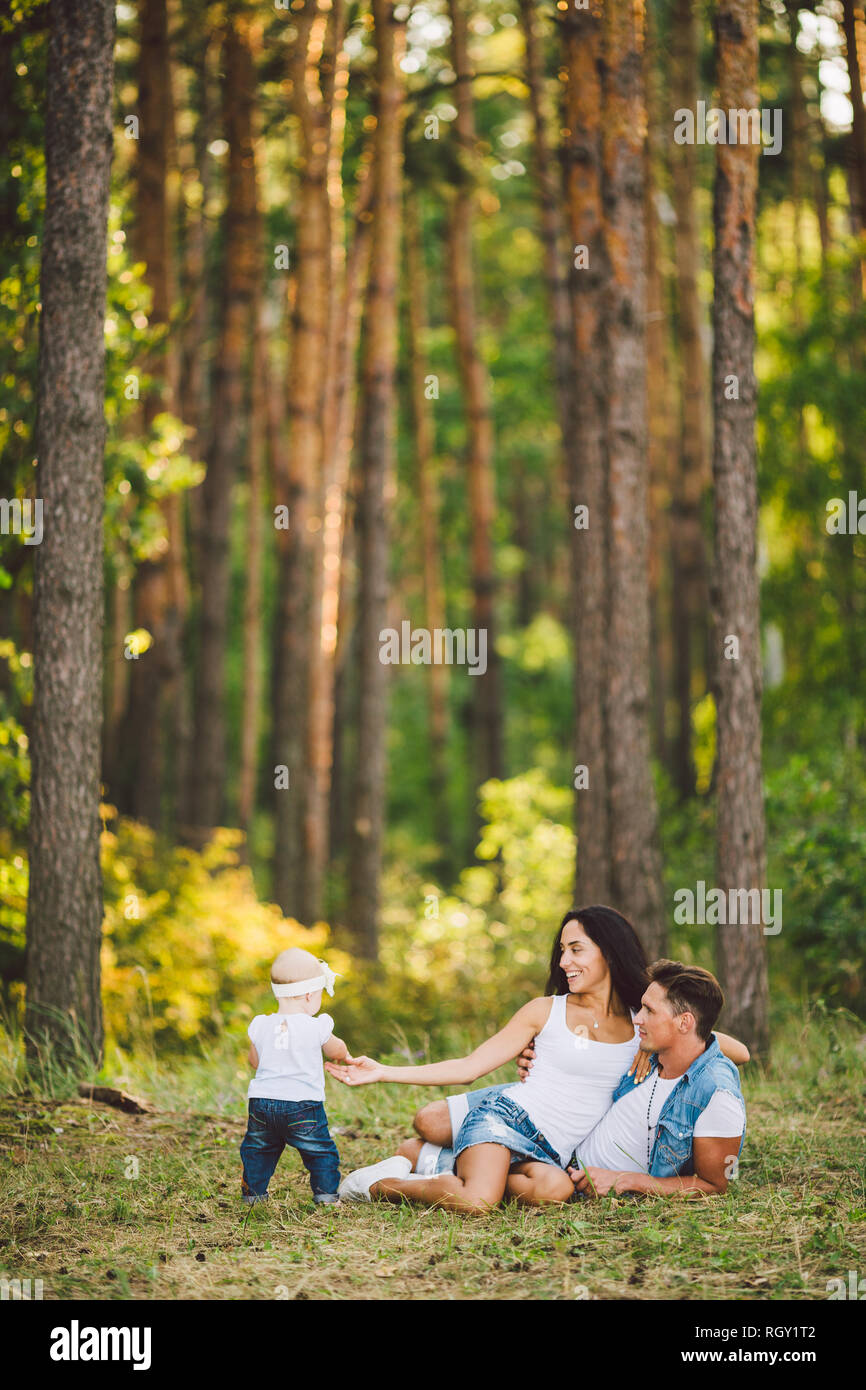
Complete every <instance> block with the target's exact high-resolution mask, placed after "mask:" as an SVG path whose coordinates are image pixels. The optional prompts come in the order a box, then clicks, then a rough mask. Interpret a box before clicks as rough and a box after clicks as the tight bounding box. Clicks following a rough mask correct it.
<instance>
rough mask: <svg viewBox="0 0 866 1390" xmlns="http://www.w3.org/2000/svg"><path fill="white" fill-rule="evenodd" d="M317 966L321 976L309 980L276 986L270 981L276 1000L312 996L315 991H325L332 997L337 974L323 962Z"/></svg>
mask: <svg viewBox="0 0 866 1390" xmlns="http://www.w3.org/2000/svg"><path fill="white" fill-rule="evenodd" d="M319 965H320V966H321V967H322V973H321V975H314V976H313V978H312V979H311V980H295V982H294V983H293V984H289V985H276V984H274V982H273V980H271V989H272V990H273V991H274V994H275V995H276V997H277V999H291V998H293V997H294V996H295V995H296V994H313V993H314V992H315V991H316V990H317V989H326V990H327V991H328V993H329V994H330V995H331V996H332V997H333V994H334V981H335V979H336V978H337V972H336V971H334V970H332V969H331V967H330V966H329V965H326V964H325V962H324V961H323V960H320V961H319Z"/></svg>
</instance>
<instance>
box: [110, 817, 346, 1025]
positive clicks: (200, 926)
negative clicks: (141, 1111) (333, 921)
mask: <svg viewBox="0 0 866 1390" xmlns="http://www.w3.org/2000/svg"><path fill="white" fill-rule="evenodd" d="M109 814H110V813H109ZM107 825H108V827H110V828H106V830H105V832H104V834H103V852H102V867H103V877H104V884H105V924H104V942H103V949H102V980H103V1000H104V1005H105V1020H106V1030H107V1032H108V1034H109V1035H110V1036H111V1037H112V1038H113V1039H114V1041H116V1042H118V1043H119V1044H120V1045H121V1046H122V1047H130V1046H133V1045H135V1044H136V1043H139V1042H141V1041H143V1040H145V1039H146V1038H147V1037H148V1036H150V1035H151V1030H152V1037H153V1038H154V1039H155V1040H156V1041H157V1042H158V1043H159V1045H160V1046H161V1047H166V1048H170V1047H171V1046H174V1045H179V1044H189V1043H190V1042H191V1041H193V1040H198V1039H207V1038H212V1037H214V1036H215V1035H216V1034H217V1033H218V1032H220V1030H221V1029H222V1028H223V1027H225V1026H226V1025H231V1024H232V1023H237V1024H240V1023H241V1021H242V1020H246V1019H248V1018H251V1017H252V1015H253V1014H254V1013H256V1012H258V1011H259V1010H262V1009H267V1008H268V1006H269V1003H270V1005H273V997H272V995H271V993H270V986H269V978H270V976H269V969H270V964H271V961H272V960H273V959H274V957H275V956H276V955H277V954H278V952H279V951H281V950H284V949H285V948H286V947H287V946H303V947H304V948H305V949H306V950H309V951H312V952H313V953H314V954H316V955H321V954H323V953H324V952H325V950H326V949H327V951H328V959H329V962H330V964H331V965H332V966H334V968H335V969H337V970H340V969H341V968H344V967H345V959H344V958H343V957H341V956H340V953H339V952H337V953H336V956H335V953H334V951H333V950H332V949H330V948H329V947H328V928H327V926H326V925H325V924H324V923H322V924H321V925H318V926H316V927H315V928H313V929H311V930H307V929H306V928H304V927H302V926H300V925H299V924H298V923H297V922H295V921H293V920H292V919H289V918H285V917H283V915H282V913H281V912H280V910H279V908H278V907H276V906H274V905H273V904H272V903H262V902H260V901H259V900H258V898H257V897H256V892H255V887H254V884H253V878H252V873H251V871H250V869H249V867H248V866H247V865H246V864H243V863H242V862H241V860H240V855H239V847H240V846H241V844H242V842H243V836H242V835H241V833H240V831H236V830H218V831H216V832H215V834H214V837H213V839H212V840H211V841H210V843H209V844H208V845H206V846H205V848H204V850H203V851H201V852H200V853H199V852H197V851H195V850H192V849H188V848H184V847H174V846H168V845H165V844H164V843H161V842H160V841H159V840H158V839H157V837H156V836H155V834H154V832H153V831H152V830H150V829H149V828H148V827H147V826H144V825H141V824H138V823H137V822H134V821H128V820H116V819H114V818H112V819H110V820H109V821H108V823H107Z"/></svg>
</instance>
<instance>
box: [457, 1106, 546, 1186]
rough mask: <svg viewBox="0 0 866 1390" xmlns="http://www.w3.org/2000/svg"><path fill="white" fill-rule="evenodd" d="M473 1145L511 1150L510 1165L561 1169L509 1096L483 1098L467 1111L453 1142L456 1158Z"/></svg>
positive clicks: (530, 1122)
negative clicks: (496, 1146) (545, 1164)
mask: <svg viewBox="0 0 866 1390" xmlns="http://www.w3.org/2000/svg"><path fill="white" fill-rule="evenodd" d="M473 1144H502V1146H503V1147H504V1148H506V1149H510V1150H511V1162H512V1165H513V1164H515V1163H527V1162H529V1161H531V1160H534V1161H535V1162H537V1163H553V1164H555V1166H556V1167H557V1168H561V1167H562V1163H561V1162H560V1158H559V1154H558V1153H557V1152H556V1150H555V1149H554V1148H553V1146H552V1145H551V1144H549V1143H548V1141H547V1140H546V1139H545V1137H544V1135H543V1134H542V1133H541V1130H540V1129H537V1128H536V1127H535V1125H534V1124H533V1123H532V1120H530V1118H529V1116H528V1115H527V1113H526V1111H525V1110H524V1109H523V1108H522V1106H519V1105H518V1104H517V1102H516V1101H513V1100H511V1099H510V1097H509V1096H504V1095H501V1094H500V1095H491V1096H486V1097H485V1098H484V1100H482V1101H480V1102H479V1104H478V1105H476V1106H474V1107H473V1108H472V1109H471V1110H470V1111H469V1114H468V1115H467V1116H466V1119H465V1120H464V1121H463V1123H462V1125H461V1126H460V1129H459V1132H458V1134H457V1137H456V1139H455V1140H454V1153H455V1156H459V1155H460V1154H462V1152H463V1150H464V1149H469V1148H471V1147H472V1145H473Z"/></svg>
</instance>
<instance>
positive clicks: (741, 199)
mask: <svg viewBox="0 0 866 1390" xmlns="http://www.w3.org/2000/svg"><path fill="white" fill-rule="evenodd" d="M716 45H717V55H718V56H717V63H718V87H719V105H720V106H721V107H723V108H724V109H725V110H729V109H732V108H741V107H756V106H757V105H758V4H757V0H719V4H718V7H717V11H716ZM758 163H759V149H758V147H756V146H755V145H748V144H741V145H733V144H732V145H719V146H718V147H717V149H716V180H715V195H714V202H713V224H714V228H715V248H714V253H713V274H714V292H713V343H714V346H713V404H714V439H713V477H714V482H715V575H714V589H715V605H714V606H715V615H714V616H715V644H714V645H715V653H714V655H715V665H716V672H715V686H716V709H717V730H718V734H717V739H718V755H717V784H718V814H717V831H716V834H717V863H718V887H719V888H720V889H721V890H722V891H723V892H725V893H727V892H729V890H731V889H746V890H752V889H761V888H762V887H763V885H764V870H765V861H764V800H763V789H762V783H761V647H760V618H759V586H758V567H757V553H756V552H757V522H758V495H757V472H756V457H755V410H756V388H755V372H754V351H755V319H754V293H755V215H756V203H757V192H758ZM735 388H736V395H734V390H735ZM729 397H730V398H729ZM731 639H736V643H737V644H738V647H739V650H738V651H736V650H735V648H734V646H733V643H732V640H731ZM716 953H717V962H718V972H719V979H720V981H721V984H722V988H723V989H724V991H725V994H726V996H727V1001H728V1002H727V1009H726V1018H727V1026H728V1027H729V1028H730V1029H731V1031H732V1032H734V1033H735V1034H736V1035H737V1036H738V1037H740V1038H742V1039H743V1041H744V1042H745V1043H746V1044H747V1046H748V1047H750V1048H752V1049H754V1050H756V1051H757V1052H758V1053H761V1052H764V1051H765V1050H766V1048H767V1044H768V1022H767V959H766V950H765V945H764V935H763V929H762V927H761V926H760V924H759V925H741V926H732V925H730V924H728V925H726V926H720V927H719V930H718V933H717V938H716Z"/></svg>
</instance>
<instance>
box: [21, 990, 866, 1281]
mask: <svg viewBox="0 0 866 1390" xmlns="http://www.w3.org/2000/svg"><path fill="white" fill-rule="evenodd" d="M241 1046H242V1044H236V1042H235V1041H230V1040H226V1041H225V1043H224V1044H223V1045H222V1046H221V1047H220V1048H219V1049H218V1050H217V1051H215V1052H214V1053H213V1054H212V1055H211V1056H208V1057H198V1058H190V1059H188V1060H185V1061H182V1062H176V1063H170V1064H169V1063H167V1062H166V1063H161V1064H160V1063H159V1062H156V1061H154V1060H153V1058H152V1057H151V1058H149V1059H147V1060H146V1061H144V1062H141V1063H139V1062H137V1061H136V1060H135V1059H128V1058H127V1059H121V1060H120V1062H119V1063H118V1065H115V1066H114V1067H113V1068H112V1069H110V1070H107V1071H104V1072H103V1074H102V1076H101V1077H100V1078H99V1079H103V1080H108V1081H110V1082H112V1083H115V1084H116V1083H118V1082H120V1083H122V1084H124V1085H126V1086H127V1087H128V1088H129V1089H131V1090H133V1091H134V1092H136V1093H138V1094H142V1095H145V1096H147V1097H148V1098H150V1100H151V1101H152V1103H153V1104H154V1106H155V1107H157V1108H156V1109H155V1111H154V1113H152V1114H148V1115H139V1116H135V1115H127V1114H125V1113H123V1112H120V1111H117V1110H114V1109H111V1108H109V1107H107V1106H102V1105H95V1106H94V1105H90V1104H88V1103H85V1102H83V1101H80V1100H79V1099H78V1098H77V1097H76V1096H75V1086H74V1081H73V1078H71V1077H69V1076H63V1075H58V1074H57V1073H56V1072H52V1070H51V1068H50V1067H47V1068H45V1069H43V1071H42V1073H41V1074H40V1076H39V1078H38V1081H37V1082H34V1081H32V1080H31V1081H29V1082H28V1081H27V1078H26V1077H25V1075H24V1072H23V1063H22V1060H21V1056H20V1047H19V1045H18V1042H17V1041H16V1039H15V1038H14V1036H10V1035H9V1034H5V1035H4V1034H0V1088H2V1089H3V1090H4V1091H5V1092H6V1094H5V1097H4V1098H3V1100H2V1101H0V1155H2V1158H3V1159H4V1160H5V1163H4V1167H5V1168H6V1173H5V1175H4V1179H3V1184H2V1196H0V1215H2V1227H0V1274H5V1275H6V1276H7V1277H9V1278H18V1279H26V1278H28V1277H29V1278H30V1279H31V1280H33V1279H37V1278H38V1279H41V1280H42V1281H43V1296H44V1297H45V1298H46V1299H67V1298H81V1299H120V1300H122V1299H216V1300H220V1299H249V1298H257V1299H520V1300H523V1299H526V1298H532V1299H568V1300H573V1299H584V1298H591V1299H596V1298H597V1299H710V1300H712V1299H760V1300H764V1299H826V1298H827V1296H828V1294H827V1282H828V1280H830V1279H833V1278H840V1277H841V1278H843V1279H845V1280H846V1281H847V1272H848V1270H850V1269H853V1270H857V1271H859V1275H860V1277H863V1276H864V1275H866V1144H864V1137H863V1136H864V1124H863V1118H864V1117H863V1097H862V1091H863V1071H864V1061H866V1033H864V1024H863V1023H862V1021H858V1020H855V1019H853V1018H851V1016H850V1015H844V1014H841V1013H839V1014H827V1013H826V1012H823V1011H821V1010H818V1011H813V1012H812V1013H811V1014H809V1015H808V1016H805V1017H803V1018H802V1019H800V1020H799V1021H798V1022H794V1021H789V1022H788V1023H787V1024H785V1025H784V1028H783V1029H782V1031H781V1033H780V1035H779V1036H778V1037H777V1039H776V1041H775V1047H774V1059H773V1063H772V1065H771V1067H770V1069H769V1070H768V1071H767V1072H766V1073H762V1072H760V1071H759V1070H758V1069H757V1068H755V1067H751V1068H749V1069H747V1072H746V1076H745V1090H746V1097H747V1103H748V1119H749V1129H748V1136H747V1141H746V1146H745V1148H744V1151H743V1155H742V1159H741V1164H740V1173H739V1177H738V1179H737V1180H736V1181H735V1182H732V1183H731V1185H730V1188H729V1192H728V1195H727V1196H726V1197H724V1198H709V1199H703V1198H700V1199H697V1200H692V1201H689V1202H679V1203H677V1202H671V1201H664V1200H661V1199H657V1198H639V1197H620V1198H616V1197H609V1198H604V1199H601V1200H596V1201H588V1202H582V1203H580V1204H571V1205H569V1206H566V1207H557V1208H548V1209H545V1210H541V1211H537V1210H535V1211H533V1210H524V1209H520V1208H518V1207H516V1206H504V1207H502V1208H499V1209H498V1210H497V1211H495V1212H493V1213H491V1214H490V1215H488V1216H485V1217H481V1218H470V1217H461V1216H454V1215H449V1214H447V1213H445V1212H438V1211H424V1210H421V1209H419V1208H411V1207H395V1206H387V1205H379V1204H373V1205H366V1204H364V1205H351V1206H347V1207H344V1208H341V1209H339V1210H334V1209H332V1208H327V1207H325V1208H314V1207H313V1205H312V1202H311V1200H310V1193H309V1187H308V1184H307V1177H306V1173H305V1172H304V1170H303V1168H302V1166H301V1163H300V1160H299V1158H298V1157H297V1155H295V1154H293V1153H291V1152H290V1151H289V1150H287V1151H286V1153H285V1154H284V1156H283V1158H282V1160H281V1162H280V1165H279V1167H278V1169H277V1173H276V1175H275V1178H274V1180H273V1182H272V1183H271V1193H272V1197H271V1201H270V1203H269V1204H268V1205H267V1206H261V1207H255V1208H252V1209H248V1208H244V1207H242V1206H241V1204H240V1200H239V1178H240V1162H239V1158H238V1145H239V1144H240V1140H241V1138H242V1136H243V1132H244V1113H245V1104H244V1099H243V1097H244V1092H245V1078H246V1075H247V1073H246V1072H245V1071H244V1070H243V1069H242V1068H240V1067H239V1064H238V1058H239V1056H240V1052H241ZM444 1051H445V1049H443V1052H440V1053H439V1055H443V1053H444ZM404 1060H405V1059H404ZM121 1070H122V1074H121ZM503 1076H504V1074H503ZM94 1079H95V1078H94ZM37 1085H38V1089H35V1088H36V1086H37ZM28 1086H29V1087H31V1088H33V1089H31V1090H29V1091H28V1089H27V1088H28ZM437 1094H440V1093H439V1092H437V1091H433V1090H430V1089H427V1088H420V1087H418V1088H415V1087H412V1088H410V1087H404V1086H391V1087H388V1086H373V1087H365V1088H360V1089H356V1090H350V1089H349V1088H346V1087H343V1086H341V1085H340V1084H339V1083H338V1082H336V1081H333V1080H332V1079H330V1078H329V1079H328V1095H327V1099H326V1106H327V1109H328V1113H329V1118H330V1121H331V1127H332V1130H333V1132H334V1134H335V1138H336V1140H337V1144H338V1146H339V1148H340V1152H341V1157H342V1162H343V1171H344V1172H345V1171H348V1169H349V1168H352V1167H356V1166H358V1165H360V1164H362V1163H368V1162H371V1161H373V1160H374V1159H375V1158H377V1157H381V1156H383V1155H385V1154H387V1153H389V1152H393V1149H394V1147H395V1145H396V1144H397V1143H398V1142H399V1140H400V1139H402V1138H404V1137H405V1136H406V1135H407V1133H409V1130H410V1124H411V1117H412V1114H413V1112H414V1110H415V1108H417V1106H418V1105H420V1104H423V1103H424V1102H425V1101H427V1100H429V1099H430V1098H431V1097H432V1096H435V1095H437Z"/></svg>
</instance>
